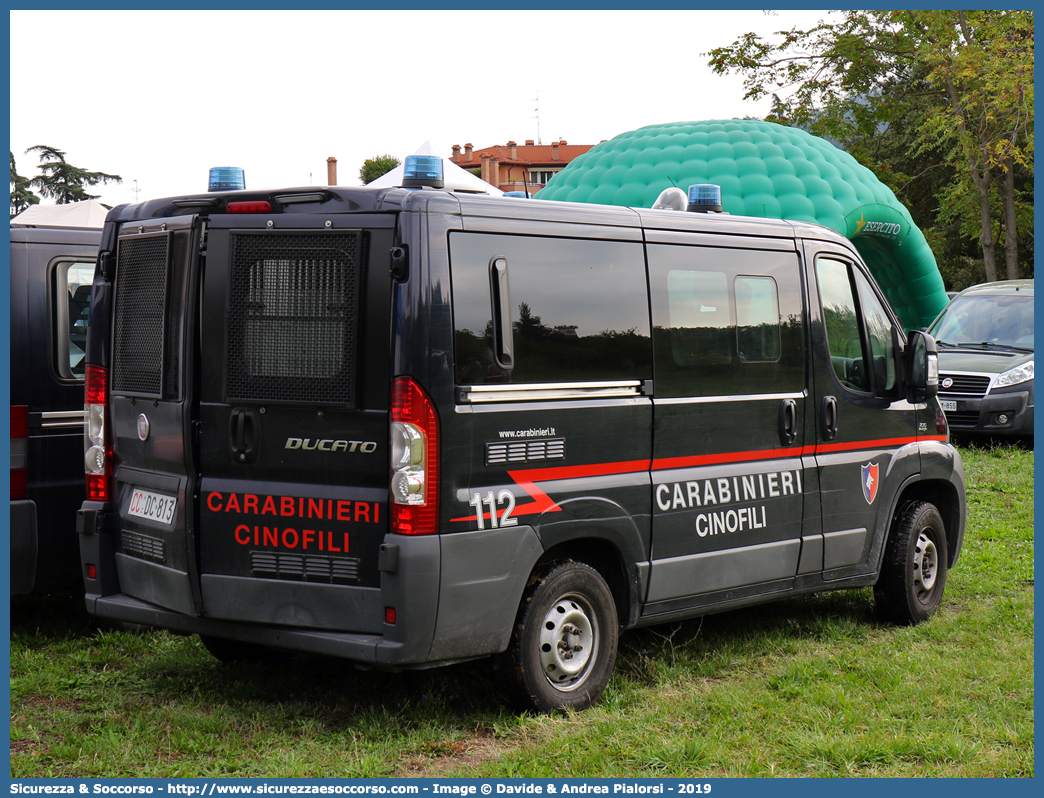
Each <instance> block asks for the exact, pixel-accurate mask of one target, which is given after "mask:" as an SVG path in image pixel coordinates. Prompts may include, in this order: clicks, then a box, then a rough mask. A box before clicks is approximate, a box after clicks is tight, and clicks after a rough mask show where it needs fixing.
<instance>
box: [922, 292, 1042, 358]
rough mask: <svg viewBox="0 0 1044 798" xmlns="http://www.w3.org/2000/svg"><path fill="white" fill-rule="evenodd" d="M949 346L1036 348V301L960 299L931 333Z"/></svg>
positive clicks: (1011, 297) (952, 304)
mask: <svg viewBox="0 0 1044 798" xmlns="http://www.w3.org/2000/svg"><path fill="white" fill-rule="evenodd" d="M928 332H929V333H931V335H932V336H933V337H934V338H935V340H936V341H939V342H942V343H948V344H992V345H998V346H1018V347H1022V348H1025V349H1032V348H1033V297H1031V296H965V297H957V298H956V299H954V300H953V301H952V302H951V303H950V304H949V305H947V306H946V309H945V310H944V311H943V312H942V315H941V316H939V318H938V319H936V320H935V323H934V324H933V325H932V328H931V329H930V330H929V331H928Z"/></svg>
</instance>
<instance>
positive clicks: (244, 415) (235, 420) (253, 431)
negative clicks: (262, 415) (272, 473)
mask: <svg viewBox="0 0 1044 798" xmlns="http://www.w3.org/2000/svg"><path fill="white" fill-rule="evenodd" d="M259 426H260V421H259V420H258V415H257V411H256V410H254V409H253V408H251V407H233V408H232V415H231V416H230V417H229V420H228V443H229V448H230V449H231V450H232V460H233V461H235V462H237V463H252V462H254V461H255V460H257V452H258V441H259V440H260V436H259V431H260V430H259Z"/></svg>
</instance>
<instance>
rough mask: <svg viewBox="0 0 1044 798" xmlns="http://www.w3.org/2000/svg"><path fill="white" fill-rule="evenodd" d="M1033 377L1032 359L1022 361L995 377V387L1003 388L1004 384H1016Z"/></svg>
mask: <svg viewBox="0 0 1044 798" xmlns="http://www.w3.org/2000/svg"><path fill="white" fill-rule="evenodd" d="M1032 379H1033V361H1032V360H1031V361H1030V362H1029V363H1023V364H1022V365H1021V366H1016V367H1015V368H1013V369H1008V370H1007V371H1005V372H1004V373H1003V374H1001V375H1000V376H999V377H998V378H997V384H996V385H995V386H994V387H995V388H1003V387H1004V386H1005V385H1018V384H1019V383H1020V382H1029V381H1030V380H1032Z"/></svg>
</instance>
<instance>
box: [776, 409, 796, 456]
mask: <svg viewBox="0 0 1044 798" xmlns="http://www.w3.org/2000/svg"><path fill="white" fill-rule="evenodd" d="M796 440H797V401H796V400H794V399H784V400H783V402H782V403H781V404H780V406H779V441H780V443H782V444H783V445H784V446H790V444H792V443H793V442H794V441H796Z"/></svg>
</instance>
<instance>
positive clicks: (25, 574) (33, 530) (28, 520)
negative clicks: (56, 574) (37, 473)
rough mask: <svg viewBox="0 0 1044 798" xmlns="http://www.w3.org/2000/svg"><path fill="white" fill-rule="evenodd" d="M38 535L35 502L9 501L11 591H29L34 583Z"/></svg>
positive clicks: (13, 592) (37, 554) (25, 500)
mask: <svg viewBox="0 0 1044 798" xmlns="http://www.w3.org/2000/svg"><path fill="white" fill-rule="evenodd" d="M39 551H40V536H39V530H38V527H37V520H36V502H34V501H33V500H32V499H22V500H18V501H13V502H11V593H12V594H15V593H29V592H31V591H32V589H33V586H34V585H35V583H36V560H37V557H38V556H39Z"/></svg>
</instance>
